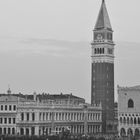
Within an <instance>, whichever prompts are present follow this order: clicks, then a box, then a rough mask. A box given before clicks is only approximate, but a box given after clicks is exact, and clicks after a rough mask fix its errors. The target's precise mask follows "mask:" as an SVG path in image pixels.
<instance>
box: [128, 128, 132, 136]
mask: <svg viewBox="0 0 140 140" xmlns="http://www.w3.org/2000/svg"><path fill="white" fill-rule="evenodd" d="M127 135H128V136H133V131H132V129H131V128H129V129H128V130H127Z"/></svg>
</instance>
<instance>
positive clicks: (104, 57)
mask: <svg viewBox="0 0 140 140" xmlns="http://www.w3.org/2000/svg"><path fill="white" fill-rule="evenodd" d="M93 36H94V37H93V41H92V43H91V45H92V81H91V104H94V103H99V102H101V104H102V107H103V113H102V120H103V127H102V128H103V132H104V133H110V132H113V131H114V45H115V44H114V42H113V30H112V27H111V24H110V19H109V16H108V12H107V9H106V4H105V1H104V0H102V4H101V8H100V11H99V15H98V18H97V22H96V25H95V27H94V30H93Z"/></svg>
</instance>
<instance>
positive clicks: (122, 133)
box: [120, 128, 126, 137]
mask: <svg viewBox="0 0 140 140" xmlns="http://www.w3.org/2000/svg"><path fill="white" fill-rule="evenodd" d="M120 135H121V136H122V137H123V136H126V131H125V129H124V128H121V131H120Z"/></svg>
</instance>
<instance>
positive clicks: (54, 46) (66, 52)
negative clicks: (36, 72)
mask: <svg viewBox="0 0 140 140" xmlns="http://www.w3.org/2000/svg"><path fill="white" fill-rule="evenodd" d="M88 47H89V49H90V45H89V43H88V42H72V41H64V40H54V39H36V38H29V39H20V38H1V39H0V52H1V53H12V54H16V55H21V56H23V55H30V54H31V55H49V56H55V57H80V56H83V55H86V54H87V50H89V49H88Z"/></svg>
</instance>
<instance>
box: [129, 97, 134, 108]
mask: <svg viewBox="0 0 140 140" xmlns="http://www.w3.org/2000/svg"><path fill="white" fill-rule="evenodd" d="M133 107H134V102H133V100H132V99H129V100H128V108H133Z"/></svg>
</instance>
